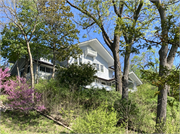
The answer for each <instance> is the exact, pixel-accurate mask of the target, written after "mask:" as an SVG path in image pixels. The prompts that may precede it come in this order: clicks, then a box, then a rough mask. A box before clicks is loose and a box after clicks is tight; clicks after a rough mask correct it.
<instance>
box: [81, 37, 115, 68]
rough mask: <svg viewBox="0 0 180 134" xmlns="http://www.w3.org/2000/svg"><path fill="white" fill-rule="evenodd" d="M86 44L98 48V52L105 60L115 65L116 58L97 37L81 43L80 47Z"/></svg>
mask: <svg viewBox="0 0 180 134" xmlns="http://www.w3.org/2000/svg"><path fill="white" fill-rule="evenodd" d="M86 45H90V46H91V47H92V48H93V49H94V50H96V51H97V52H98V54H99V55H100V56H101V57H102V58H103V59H104V60H105V61H107V62H108V64H109V66H113V65H114V58H113V57H112V55H111V54H110V53H109V52H108V51H107V49H106V48H105V47H104V46H103V45H102V44H101V43H100V42H99V40H98V39H97V38H95V39H91V40H88V41H84V42H81V43H79V46H80V47H81V46H86Z"/></svg>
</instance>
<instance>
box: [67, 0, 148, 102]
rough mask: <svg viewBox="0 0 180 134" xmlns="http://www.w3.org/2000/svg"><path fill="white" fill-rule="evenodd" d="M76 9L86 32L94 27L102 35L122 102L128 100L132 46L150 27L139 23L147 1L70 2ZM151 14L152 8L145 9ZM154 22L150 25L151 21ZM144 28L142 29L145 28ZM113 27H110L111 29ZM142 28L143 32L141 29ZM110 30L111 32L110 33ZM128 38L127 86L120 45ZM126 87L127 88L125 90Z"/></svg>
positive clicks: (126, 59) (125, 69)
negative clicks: (112, 62)
mask: <svg viewBox="0 0 180 134" xmlns="http://www.w3.org/2000/svg"><path fill="white" fill-rule="evenodd" d="M66 1H67V3H68V4H70V5H71V6H72V7H74V8H75V9H77V10H79V11H80V12H81V14H80V17H81V21H80V24H81V25H82V26H83V28H89V27H92V26H94V27H95V28H96V29H98V30H99V32H100V33H102V36H103V39H104V41H105V43H106V44H107V46H108V47H109V48H110V50H111V51H112V54H113V57H114V68H115V79H116V91H119V92H120V93H121V92H122V89H123V92H122V98H125V99H127V98H128V72H129V62H130V61H129V57H130V53H131V52H133V48H134V47H132V45H133V44H134V43H135V42H136V41H137V39H138V38H139V37H140V36H141V35H142V30H143V28H145V26H146V23H148V21H146V23H141V22H143V21H142V20H141V21H139V20H138V18H139V16H140V11H141V10H142V7H143V3H144V1H143V0H140V1H135V2H133V1H118V0H99V1H78V0H77V1H75V2H74V4H73V3H72V2H70V1H69V0H66ZM144 10H148V8H146V9H144ZM149 22H150V21H149ZM140 23H141V24H142V25H141V24H140ZM109 25H110V27H109ZM141 27H142V28H141ZM108 30H110V31H111V32H109V33H108ZM120 37H124V42H125V47H124V46H123V49H125V51H124V53H125V59H124V61H125V64H124V73H123V76H124V77H123V84H122V74H121V64H120V61H119V60H120V59H119V58H120V57H119V49H120V43H122V42H123V41H122V38H120ZM122 87H123V88H122Z"/></svg>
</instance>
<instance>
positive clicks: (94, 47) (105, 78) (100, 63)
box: [11, 39, 142, 91]
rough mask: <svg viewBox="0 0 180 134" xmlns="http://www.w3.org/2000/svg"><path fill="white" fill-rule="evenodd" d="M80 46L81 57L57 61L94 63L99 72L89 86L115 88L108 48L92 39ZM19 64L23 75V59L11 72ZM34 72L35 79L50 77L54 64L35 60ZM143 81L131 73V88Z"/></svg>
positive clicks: (64, 63)
mask: <svg viewBox="0 0 180 134" xmlns="http://www.w3.org/2000/svg"><path fill="white" fill-rule="evenodd" d="M79 47H80V48H81V49H82V51H83V54H82V55H80V56H79V58H77V59H75V58H72V57H71V58H69V60H65V61H63V62H57V63H58V64H60V65H61V66H63V67H67V66H68V65H69V64H72V63H77V64H80V63H90V64H92V65H93V66H94V67H95V68H96V70H97V73H96V74H95V75H96V76H97V78H96V80H95V81H94V82H93V83H91V84H90V85H88V86H87V88H90V87H95V88H105V89H106V90H107V91H110V90H113V85H115V78H114V69H113V66H114V59H113V57H112V55H111V54H110V53H109V52H108V51H107V49H106V48H105V47H104V46H103V45H102V44H101V43H100V42H99V41H98V40H97V39H92V40H89V41H85V42H82V43H79ZM17 64H18V66H19V70H20V74H21V75H22V73H23V70H24V65H25V61H24V59H21V60H19V61H18V63H17V62H16V63H15V64H14V66H13V67H12V69H11V74H12V75H13V74H14V75H16V74H17V69H16V67H17ZM33 64H34V69H33V70H34V74H35V79H37V78H36V77H38V78H43V79H50V78H51V75H52V68H53V64H52V63H51V62H50V61H49V60H46V59H43V58H40V60H39V61H38V65H37V61H36V60H34V63H33ZM37 68H38V75H36V70H37ZM27 77H28V78H30V72H29V69H28V73H27ZM141 84H142V82H141V81H140V79H139V78H138V77H137V76H136V75H135V74H134V72H130V73H129V90H130V91H135V90H136V86H138V85H141Z"/></svg>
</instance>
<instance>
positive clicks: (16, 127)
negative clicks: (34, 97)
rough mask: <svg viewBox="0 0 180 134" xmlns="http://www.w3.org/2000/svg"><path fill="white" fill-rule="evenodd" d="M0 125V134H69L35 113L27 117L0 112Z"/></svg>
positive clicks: (17, 113)
mask: <svg viewBox="0 0 180 134" xmlns="http://www.w3.org/2000/svg"><path fill="white" fill-rule="evenodd" d="M0 124H1V126H0V134H18V133H22V134H40V133H47V134H57V133H69V131H68V130H67V129H66V128H64V127H62V126H59V125H57V124H55V123H54V122H53V121H51V120H49V119H47V118H45V117H43V116H41V115H40V114H38V113H37V112H35V111H32V112H30V113H29V114H28V115H25V114H22V113H19V112H13V111H6V112H5V113H3V112H1V118H0Z"/></svg>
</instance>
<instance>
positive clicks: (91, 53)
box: [85, 48, 97, 57]
mask: <svg viewBox="0 0 180 134" xmlns="http://www.w3.org/2000/svg"><path fill="white" fill-rule="evenodd" d="M87 55H89V56H92V57H97V52H96V51H94V50H91V49H90V48H87V49H86V50H85V56H87Z"/></svg>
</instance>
